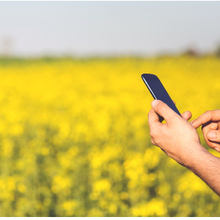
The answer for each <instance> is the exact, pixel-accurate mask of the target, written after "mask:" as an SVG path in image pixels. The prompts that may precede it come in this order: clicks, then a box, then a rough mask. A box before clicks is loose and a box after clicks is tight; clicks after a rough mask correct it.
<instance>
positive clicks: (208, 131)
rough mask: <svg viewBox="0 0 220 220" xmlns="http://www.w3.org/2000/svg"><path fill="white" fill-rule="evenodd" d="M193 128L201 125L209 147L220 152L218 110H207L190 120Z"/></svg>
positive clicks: (219, 111) (219, 112)
mask: <svg viewBox="0 0 220 220" xmlns="http://www.w3.org/2000/svg"><path fill="white" fill-rule="evenodd" d="M191 124H192V126H193V127H194V128H196V129H197V128H198V127H200V126H202V132H203V136H204V138H205V141H206V143H207V144H208V146H209V147H211V148H213V149H215V150H216V151H218V152H220V110H213V111H207V112H205V113H204V114H202V115H200V116H199V117H198V118H197V119H195V120H193V121H192V122H191Z"/></svg>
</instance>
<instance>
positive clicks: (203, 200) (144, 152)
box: [0, 1, 220, 217]
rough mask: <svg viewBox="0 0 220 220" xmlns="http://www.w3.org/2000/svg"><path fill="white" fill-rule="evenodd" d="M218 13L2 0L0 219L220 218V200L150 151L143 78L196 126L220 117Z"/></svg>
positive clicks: (213, 8) (215, 9) (208, 5)
mask: <svg viewBox="0 0 220 220" xmlns="http://www.w3.org/2000/svg"><path fill="white" fill-rule="evenodd" d="M219 10H220V2H188V1H187V2H0V27H1V28H0V77H1V80H0V216H146V217H148V216H163V217H165V216H219V215H220V209H219V207H220V202H219V197H218V196H217V195H216V194H215V193H214V192H213V191H212V190H211V189H209V187H208V186H207V185H206V184H205V183H203V182H202V181H201V180H200V179H199V178H198V177H197V176H195V175H194V174H193V173H191V172H190V171H188V170H187V169H186V168H184V167H181V166H180V165H179V164H178V163H176V162H175V161H174V160H172V159H170V158H168V157H167V156H166V155H165V154H164V153H163V152H162V151H161V150H160V149H159V148H157V147H155V146H152V144H151V141H150V136H149V127H148V121H147V120H148V119H147V114H148V112H149V110H150V103H151V101H152V97H151V95H150V93H149V92H148V90H147V88H146V87H145V85H144V83H143V82H142V80H141V77H140V76H141V74H142V73H154V74H156V75H157V76H158V77H159V78H160V79H161V81H162V82H163V84H164V86H165V88H166V89H167V90H168V92H169V94H170V96H171V97H172V99H173V100H174V101H175V102H176V105H177V107H178V109H179V110H180V112H184V111H186V110H190V111H191V112H192V114H193V119H194V118H196V117H198V116H199V115H201V114H202V113H204V112H205V111H207V110H212V109H220V103H219V102H218V97H219V96H220V86H219V81H220V28H219V22H220V14H219ZM198 133H199V135H200V137H201V142H202V144H203V146H204V147H205V148H207V149H208V150H209V151H210V152H211V153H212V154H214V155H216V156H217V157H219V154H218V153H216V152H215V151H213V150H210V149H209V148H208V146H207V145H206V144H205V141H204V139H203V137H202V134H201V130H200V129H198Z"/></svg>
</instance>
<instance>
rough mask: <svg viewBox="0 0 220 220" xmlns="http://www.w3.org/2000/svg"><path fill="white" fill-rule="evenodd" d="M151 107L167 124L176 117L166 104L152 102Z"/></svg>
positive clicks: (156, 101) (157, 101)
mask: <svg viewBox="0 0 220 220" xmlns="http://www.w3.org/2000/svg"><path fill="white" fill-rule="evenodd" d="M151 105H152V108H153V109H154V111H155V112H156V113H157V114H158V115H160V116H162V117H163V118H164V119H165V120H166V121H167V122H169V121H170V120H171V119H172V118H173V117H175V116H176V115H177V114H176V113H175V112H174V111H173V110H172V109H171V108H170V107H169V106H168V105H167V104H165V103H164V102H162V101H160V100H154V101H152V103H151Z"/></svg>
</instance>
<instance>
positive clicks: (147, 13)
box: [0, 1, 220, 56]
mask: <svg viewBox="0 0 220 220" xmlns="http://www.w3.org/2000/svg"><path fill="white" fill-rule="evenodd" d="M219 12H220V2H190V1H185V2H165V1H162V2H158V1H156V2H149V1H140V2H131V1H128V2H126V1H121V2H116V1H112V2H105V1H103V2H102V1H101V2H100V1H98V2H92V1H89V2H85V1H83V2H76V1H73V2H70V1H67V2H42V1H39V2H18V1H16V2H2V1H1V2H0V53H10V54H12V55H16V56H43V55H55V56H56V55H58V56H60V55H61V56H62V55H75V56H94V55H96V56H97V55H100V56H104V55H147V56H148V55H157V54H161V53H179V52H181V51H184V50H186V49H188V48H194V49H196V50H198V51H199V52H206V51H213V50H215V48H216V47H217V46H218V45H220V25H219V24H220V13H219Z"/></svg>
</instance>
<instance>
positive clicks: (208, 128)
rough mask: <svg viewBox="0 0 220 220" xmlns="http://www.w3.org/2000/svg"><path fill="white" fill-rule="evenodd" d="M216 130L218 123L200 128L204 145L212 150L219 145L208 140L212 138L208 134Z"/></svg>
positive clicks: (219, 145)
mask: <svg viewBox="0 0 220 220" xmlns="http://www.w3.org/2000/svg"><path fill="white" fill-rule="evenodd" d="M217 129H218V123H216V122H212V123H207V124H206V125H203V126H202V132H203V136H204V139H205V141H206V143H207V144H208V146H209V147H211V148H213V149H215V148H218V147H220V144H219V143H217V142H214V141H212V140H210V139H209V137H210V138H212V136H211V134H209V132H212V131H216V130H217Z"/></svg>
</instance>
